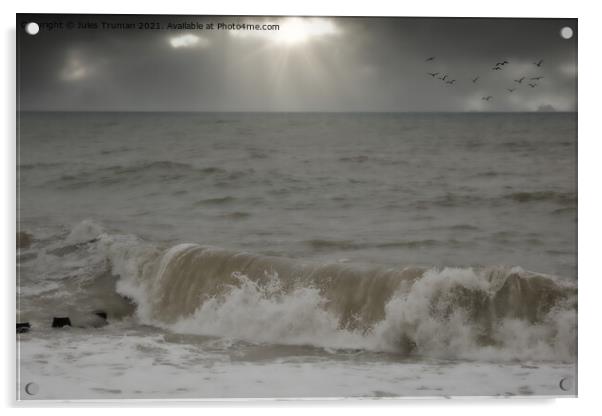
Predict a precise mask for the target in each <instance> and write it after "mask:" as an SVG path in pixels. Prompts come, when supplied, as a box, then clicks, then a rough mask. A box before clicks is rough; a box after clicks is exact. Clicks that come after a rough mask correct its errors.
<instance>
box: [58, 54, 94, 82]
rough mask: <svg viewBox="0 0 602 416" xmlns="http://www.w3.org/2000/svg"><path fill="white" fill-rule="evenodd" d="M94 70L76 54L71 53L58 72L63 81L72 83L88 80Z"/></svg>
mask: <svg viewBox="0 0 602 416" xmlns="http://www.w3.org/2000/svg"><path fill="white" fill-rule="evenodd" d="M93 70H94V68H93V66H91V65H90V64H89V63H88V62H86V60H85V59H84V58H83V57H82V56H81V55H80V54H79V53H77V52H72V53H71V54H70V55H69V57H68V58H67V60H66V62H65V65H64V66H63V68H62V69H61V71H60V74H59V76H60V78H61V79H62V80H63V81H68V82H73V81H80V80H83V79H86V78H88V77H89V76H90V75H91V74H92V72H93Z"/></svg>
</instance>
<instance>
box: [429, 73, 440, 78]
mask: <svg viewBox="0 0 602 416" xmlns="http://www.w3.org/2000/svg"><path fill="white" fill-rule="evenodd" d="M427 74H429V75H430V76H431V77H433V78H435V77H436V76H437V75H439V72H427Z"/></svg>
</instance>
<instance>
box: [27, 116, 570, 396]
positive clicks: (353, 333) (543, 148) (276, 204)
mask: <svg viewBox="0 0 602 416" xmlns="http://www.w3.org/2000/svg"><path fill="white" fill-rule="evenodd" d="M19 135H20V142H19V143H20V146H19V160H18V178H19V202H20V205H19V220H20V223H19V229H20V230H21V231H23V232H27V233H28V234H30V235H31V236H32V242H31V244H29V245H28V246H27V247H24V248H22V249H20V250H19V253H18V267H19V278H20V280H19V296H18V307H19V310H18V311H17V315H18V316H17V319H18V320H19V321H22V320H29V321H31V322H32V324H33V330H32V331H31V332H30V333H29V334H26V335H22V336H21V337H20V339H21V349H20V351H21V357H22V361H21V362H22V365H21V378H22V380H23V382H27V380H29V379H36V380H38V382H39V383H42V384H43V385H42V386H41V387H42V388H41V391H40V394H39V396H38V397H49V398H86V397H88V398H89V397H118V398H119V397H122V398H131V397H197V398H203V397H249V396H256V397H257V396H260V397H271V396H274V397H301V396H311V397H318V396H320V397H323V396H383V395H384V396H406V395H412V396H419V395H429V396H432V395H498V394H499V395H508V394H511V395H513V394H521V395H525V394H536V395H541V394H543V395H547V394H552V395H555V394H567V392H565V391H562V390H559V388H558V383H557V381H556V379H560V378H561V377H564V376H566V375H567V374H568V375H573V373H574V370H575V368H574V365H575V359H576V350H575V346H576V296H575V295H576V279H577V276H576V255H577V252H576V215H577V211H576V196H577V189H576V145H577V143H576V116H575V115H574V114H563V113H550V114H231V113H230V114H188V113H186V114H185V113H160V114H148V113H127V114H126V113H80V114H77V113H24V114H21V115H20V121H19ZM94 310H104V311H107V312H108V314H109V321H110V324H109V325H108V326H106V327H104V328H96V329H90V328H86V327H89V325H90V322H91V321H90V319H91V318H90V312H92V311H94ZM58 315H69V316H70V317H72V320H73V322H74V325H75V326H81V327H84V328H79V329H75V328H74V329H71V330H64V331H57V330H50V329H48V326H49V319H50V318H51V317H52V316H58ZM100 334H101V336H98V335H100ZM125 335H127V336H128V341H127V342H126V343H125V344H123V343H124V342H125V341H124V338H123V337H124V336H125ZM100 339H102V341H101V340H100ZM117 344H119V345H122V344H123V345H124V351H129V352H127V353H126V352H123V353H115V354H114V355H112V356H109V355H108V351H111V350H112V348H113V347H114V346H115V345H117ZM69 351H71V352H69ZM70 354H71V355H70ZM166 354H167V355H166ZM97 355H98V357H96V358H94V357H95V356H97ZM74 356H77V357H78V359H77V360H71V359H70V358H69V357H74ZM100 357H103V358H102V359H100ZM57 362H58V363H61V364H62V365H57ZM36 363H37V364H36ZM525 363H529V364H525ZM534 363H535V364H534ZM149 365H150V366H151V367H152V368H153V369H154V370H155V371H156V372H157V375H156V377H158V380H153V381H150V380H147V381H144V382H142V381H138V382H134V380H135V379H138V378H140V377H138V376H140V375H141V374H144V371H145V368H148V366H149ZM300 366H301V367H302V368H303V369H304V370H303V371H302V373H303V374H305V376H303V377H305V378H304V380H306V382H307V385H299V384H295V385H288V388H287V387H284V386H283V380H286V379H287V378H290V377H297V378H298V377H300V375H299V367H300ZM383 366H386V368H387V369H390V373H389V372H386V373H383ZM200 368H205V370H203V371H204V373H203V371H200ZM218 368H219V370H217V369H218ZM265 368H269V371H270V372H271V374H272V375H271V376H269V377H268V376H267V375H266V374H265V371H264V369H265ZM322 368H326V369H327V370H322ZM328 369H331V370H332V371H330V372H329V371H328ZM323 371H326V373H324V372H323ZM200 373H203V374H204V375H203V377H200V376H199V374H200ZM408 373H411V374H412V375H411V376H408V378H407V379H406V381H405V382H400V380H404V377H403V375H404V374H405V375H408ZM94 374H96V375H97V376H96V377H94V376H93V375H94ZM458 374H464V375H465V376H466V380H467V381H466V383H465V385H462V386H459V387H458V386H455V385H454V383H451V381H450V380H451V379H453V377H457V376H458ZM126 375H127V377H126ZM452 375H453V377H452ZM323 377H330V378H331V379H332V381H333V383H332V384H331V385H330V388H328V387H324V386H323V383H317V382H316V381H317V380H319V379H321V378H323ZM116 378H117V379H119V380H121V381H120V382H119V383H117V384H118V385H119V387H115V385H116V384H115V380H116ZM176 378H177V379H179V380H185V381H183V382H182V383H180V384H187V383H188V384H192V385H182V386H179V387H178V388H176V389H175V390H174V389H173V388H172V387H173V386H174V384H173V383H171V384H170V382H169V380H172V379H176ZM57 379H60V380H62V381H63V384H62V386H63V387H61V388H59V387H57V386H56V385H54V381H56V380H57ZM251 379H252V382H253V383H254V384H253V387H252V388H251V387H248V385H247V387H246V390H245V383H251V381H249V380H251ZM40 380H41V381H40ZM123 380H129V381H123ZM162 380H166V381H165V382H164V383H162ZM360 380H362V382H361V383H360ZM369 380H373V381H374V380H378V381H377V382H376V381H375V382H374V383H372V382H370V381H369ZM407 380H412V381H411V382H409V381H407ZM362 383H363V384H362ZM110 385H112V386H113V387H112V388H111V387H107V386H110ZM319 386H322V387H319ZM178 389H179V390H178ZM574 392H575V390H570V391H569V392H568V393H569V394H574Z"/></svg>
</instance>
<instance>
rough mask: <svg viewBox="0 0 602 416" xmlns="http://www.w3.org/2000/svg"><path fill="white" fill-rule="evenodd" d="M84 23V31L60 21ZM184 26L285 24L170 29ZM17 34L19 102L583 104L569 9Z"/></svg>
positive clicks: (239, 107)
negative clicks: (504, 15) (542, 14)
mask: <svg viewBox="0 0 602 416" xmlns="http://www.w3.org/2000/svg"><path fill="white" fill-rule="evenodd" d="M30 21H35V22H38V23H41V24H42V25H41V26H42V27H41V30H40V32H39V33H38V34H37V35H35V36H31V35H28V34H26V33H25V32H24V30H23V29H22V23H25V22H30ZM80 23H85V24H87V25H88V28H85V29H78V28H77V27H69V26H68V25H71V26H77V25H78V24H80ZM103 23H105V25H106V24H111V23H113V24H114V23H118V24H120V25H118V26H113V27H112V28H111V27H106V28H103V27H102V26H103ZM128 23H132V24H134V25H135V26H136V24H138V23H150V24H151V26H152V25H153V24H154V25H155V27H157V25H158V27H160V29H150V28H149V29H146V30H140V29H137V28H125V27H124V26H125V25H126V24H128ZM182 23H195V24H196V25H198V24H203V25H206V24H208V23H214V24H217V23H226V24H230V23H238V24H241V23H245V24H261V25H263V24H277V25H279V26H280V28H279V30H271V31H270V30H261V31H260V30H253V31H250V30H245V29H239V30H227V29H220V30H218V29H216V28H215V27H214V29H207V28H206V26H204V28H203V29H198V28H194V29H193V28H178V27H177V26H176V28H173V29H169V28H168V27H167V26H168V25H169V24H172V25H178V24H182ZM58 24H60V26H62V27H58V28H57V27H56V26H59V25H58ZM109 26H110V25H109ZM565 26H569V27H571V28H572V29H573V31H574V36H573V37H572V38H571V39H568V40H567V39H564V38H563V37H562V36H561V35H560V30H561V28H563V27H565ZM17 32H18V35H17V43H18V45H17V54H18V61H17V62H18V69H17V74H18V93H19V108H20V109H21V110H24V111H385V112H388V111H391V112H397V111H538V110H547V111H551V110H557V111H576V107H577V21H576V19H458V18H444V19H438V18H391V17H383V18H373V17H370V18H362V17H357V18H327V17H324V18H309V17H300V18H299V17H290V18H280V17H233V16H228V17H220V16H194V17H191V16H134V15H129V16H98V15H88V16H81V15H80V16H78V15H19V16H18V18H17ZM429 57H435V58H434V59H433V60H431V61H426V59H427V58H429ZM540 60H543V61H542V63H541V66H539V67H538V66H536V65H535V63H537V62H539V61H540ZM503 61H508V63H507V64H504V65H500V66H499V67H500V68H501V69H500V70H494V69H493V68H494V67H495V66H496V63H498V62H503ZM428 72H431V73H437V72H438V73H439V74H438V75H435V76H434V77H432V76H431V75H428V74H427V73H428ZM445 74H446V75H447V78H446V79H445V81H443V80H440V79H438V78H440V77H443V75H445ZM477 76H478V77H479V78H478V80H476V82H473V81H472V80H473V79H474V78H476V77H477ZM522 77H525V78H524V80H523V81H522V82H521V83H518V82H516V81H515V80H520V79H521V78H522ZM535 77H543V78H541V79H539V80H532V79H531V78H535ZM451 80H455V81H454V82H453V83H450V84H448V83H446V81H451ZM529 84H532V85H533V86H530V85H529ZM508 89H512V90H513V91H512V92H511V91H509V90H508ZM487 96H492V98H491V99H490V100H488V101H486V100H484V99H483V97H487Z"/></svg>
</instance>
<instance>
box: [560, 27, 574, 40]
mask: <svg viewBox="0 0 602 416" xmlns="http://www.w3.org/2000/svg"><path fill="white" fill-rule="evenodd" d="M560 36H562V38H563V39H570V38H572V37H573V29H571V28H570V27H568V26H565V27H563V28H562V29H560Z"/></svg>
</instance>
